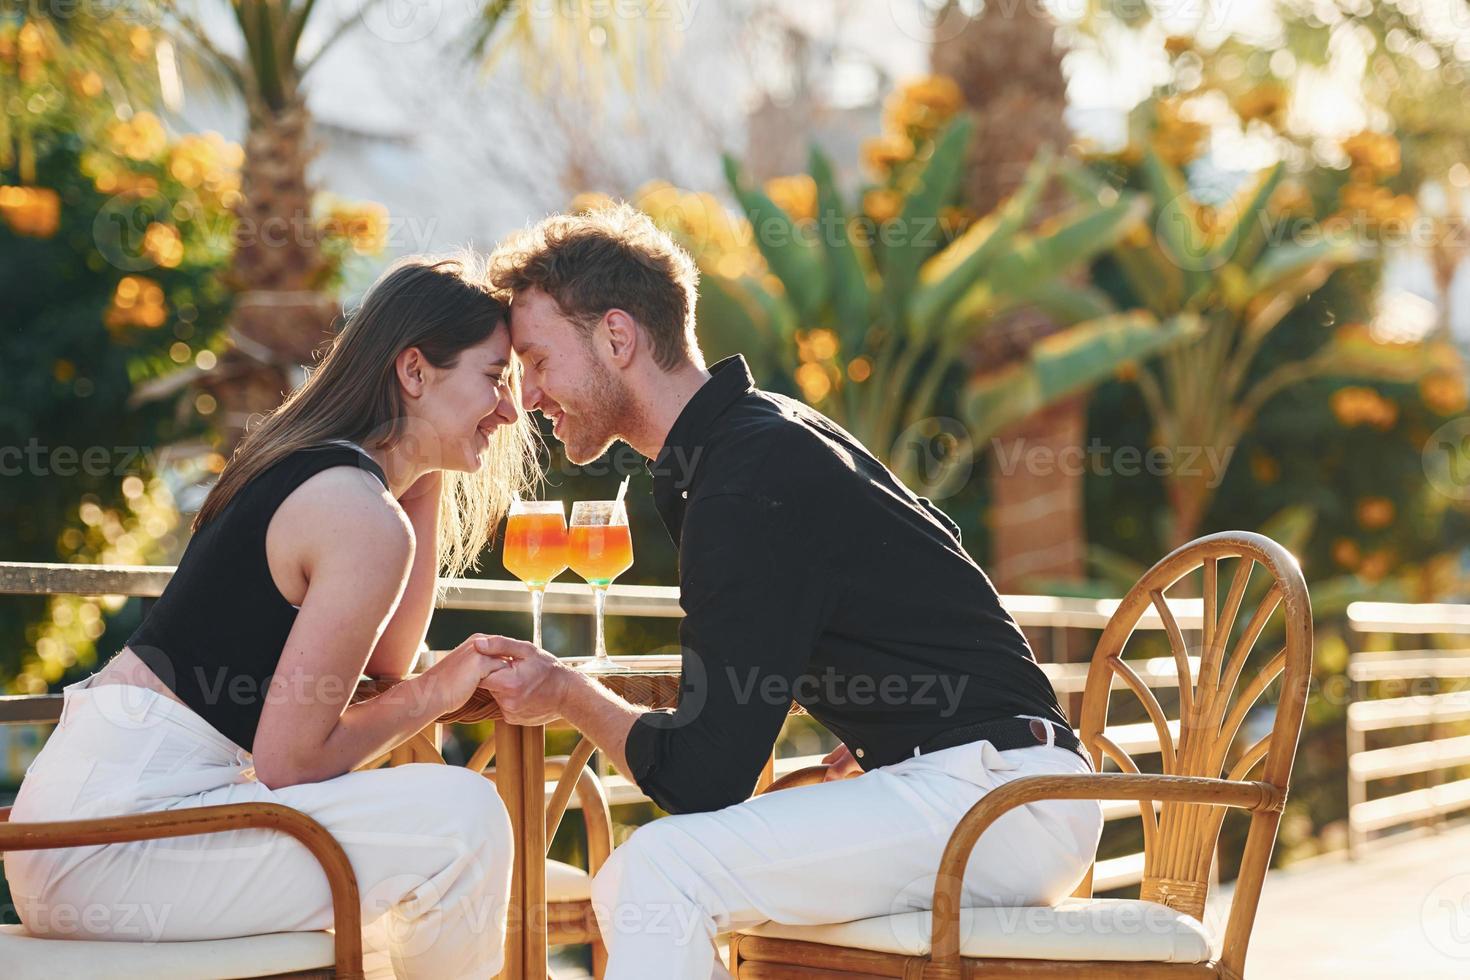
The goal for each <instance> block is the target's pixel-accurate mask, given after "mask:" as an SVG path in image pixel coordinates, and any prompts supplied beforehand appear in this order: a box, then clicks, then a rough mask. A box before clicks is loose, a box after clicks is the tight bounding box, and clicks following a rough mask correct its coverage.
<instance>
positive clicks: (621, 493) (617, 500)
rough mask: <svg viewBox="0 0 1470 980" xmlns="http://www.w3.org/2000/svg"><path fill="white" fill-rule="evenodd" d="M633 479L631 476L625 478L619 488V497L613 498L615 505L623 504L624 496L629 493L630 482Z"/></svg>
mask: <svg viewBox="0 0 1470 980" xmlns="http://www.w3.org/2000/svg"><path fill="white" fill-rule="evenodd" d="M631 479H633V477H632V475H631V474H629V475H628V476H625V477H623V482H622V483H621V484H620V485H619V486H618V495H617V496H616V497H614V498H613V503H614V504H620V503H622V502H623V496H624V494H626V493H627V492H628V481H629V480H631Z"/></svg>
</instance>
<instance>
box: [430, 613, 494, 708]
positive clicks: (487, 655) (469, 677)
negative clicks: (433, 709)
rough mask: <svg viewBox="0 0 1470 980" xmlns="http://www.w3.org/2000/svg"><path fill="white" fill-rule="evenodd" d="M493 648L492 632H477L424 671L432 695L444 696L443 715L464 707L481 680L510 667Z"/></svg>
mask: <svg viewBox="0 0 1470 980" xmlns="http://www.w3.org/2000/svg"><path fill="white" fill-rule="evenodd" d="M491 650H493V646H492V638H491V637H490V635H489V634H487V633H475V634H472V635H471V636H469V637H468V638H467V639H466V640H465V641H464V642H463V643H461V644H460V645H459V646H457V647H455V648H454V649H453V650H451V651H449V652H448V653H447V654H445V655H444V656H443V658H441V659H440V660H439V662H438V663H436V664H434V666H432V667H430V668H429V669H428V670H426V671H424V680H423V683H426V684H428V685H429V686H430V687H429V690H430V692H431V693H432V695H433V696H434V697H436V698H439V699H440V703H441V704H442V705H443V708H444V711H443V712H441V714H442V713H444V712H449V711H453V710H455V709H456V708H460V707H463V706H464V704H465V702H467V701H469V699H470V696H471V695H472V694H474V693H475V688H477V687H479V686H480V682H481V681H483V680H484V679H485V678H486V677H488V676H490V675H491V674H493V673H495V672H496V671H498V670H505V669H507V668H508V667H509V666H510V665H509V664H507V663H506V662H505V661H504V660H502V659H501V658H499V657H496V656H492V655H491V652H490V651H491Z"/></svg>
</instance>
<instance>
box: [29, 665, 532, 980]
mask: <svg viewBox="0 0 1470 980" xmlns="http://www.w3.org/2000/svg"><path fill="white" fill-rule="evenodd" d="M95 676H96V675H93V677H89V678H87V679H85V680H82V681H79V682H77V683H75V684H71V685H68V686H67V687H66V688H65V690H64V698H63V701H64V704H63V707H62V713H61V721H60V724H59V725H58V726H57V728H56V730H55V731H54V732H53V733H52V735H51V737H50V738H49V739H48V740H47V742H46V744H45V745H44V746H43V747H42V750H41V753H40V755H38V756H37V758H36V760H35V761H34V762H33V763H32V764H31V766H30V768H29V769H28V770H27V771H26V776H25V779H24V781H23V782H22V784H21V788H20V793H19V796H18V797H17V799H16V802H15V806H14V808H13V810H12V814H11V819H12V820H15V821H39V820H69V819H81V818H85V817H100V816H107V815H111V814H130V813H146V812H153V811H158V810H175V809H182V808H187V807H199V806H211V805H214V804H221V803H251V802H269V803H279V804H282V805H284V806H288V807H291V808H292V809H295V810H300V811H301V812H303V813H305V814H307V815H309V816H311V817H312V818H313V819H315V820H316V821H317V822H319V823H321V824H322V825H323V826H325V827H326V829H327V830H328V831H330V832H331V834H332V836H333V837H335V838H336V839H337V841H338V842H339V843H340V844H341V845H342V847H343V849H344V850H345V851H346V852H347V857H348V859H349V860H350V862H351V864H352V869H353V871H354V872H355V874H356V876H357V883H358V888H359V891H360V894H361V899H362V919H363V923H364V930H363V940H364V949H365V953H366V956H365V967H366V968H367V971H368V975H369V976H370V977H379V978H388V977H394V976H396V977H399V978H405V977H424V978H432V980H450V978H475V980H485V978H487V977H491V976H493V975H494V974H495V973H497V972H498V971H499V970H500V967H501V963H502V957H503V949H504V941H505V925H506V902H507V899H508V896H509V893H510V868H511V855H512V850H511V849H512V840H511V831H510V821H509V818H508V817H507V815H506V811H505V807H504V805H503V804H502V802H501V800H500V797H499V796H498V795H497V793H496V791H495V786H494V785H493V784H492V783H491V782H490V781H489V780H488V779H486V778H485V777H484V776H481V775H479V774H478V773H474V772H471V771H469V770H467V769H463V768H460V767H458V766H443V765H427V764H415V765H405V766H398V767H394V768H388V769H378V770H369V771H363V772H352V773H347V774H345V775H342V776H339V777H337V778H335V779H329V780H326V781H324V782H320V783H303V784H298V785H295V786H288V787H283V788H281V789H277V790H273V789H270V788H268V787H266V786H265V785H263V784H261V783H259V782H257V781H255V780H254V778H253V771H252V770H251V768H250V763H251V759H250V755H249V753H247V752H245V751H244V750H243V749H241V748H240V747H239V746H237V745H235V743H233V742H232V741H230V740H229V739H227V738H225V737H224V736H223V735H221V734H220V733H219V732H218V731H216V730H215V729H214V728H213V727H211V726H210V725H209V724H208V723H207V722H205V721H204V720H203V719H202V718H200V717H199V716H198V715H197V714H195V713H194V712H193V711H191V710H189V709H188V708H185V707H183V706H181V705H179V704H177V703H176V702H174V701H172V700H170V699H168V698H166V697H163V696H162V695H159V694H157V693H155V692H152V691H149V690H147V689H145V688H141V687H133V686H129V685H118V684H102V685H94V684H92V683H91V682H92V680H93V678H94V677H95ZM5 857H6V860H5V875H6V877H7V878H8V879H9V883H10V888H11V892H12V896H13V899H14V902H15V905H16V910H17V913H18V914H19V916H20V918H21V921H22V922H23V923H24V924H25V926H26V928H27V929H28V930H29V931H30V932H32V933H33V934H36V935H40V936H56V937H72V938H103V939H115V940H141V941H148V940H190V939H219V938H226V937H231V936H246V935H256V934H260V933H269V932H293V931H303V930H320V929H330V928H331V926H332V902H331V894H330V892H329V890H328V888H327V881H326V876H325V875H324V873H323V872H322V870H321V867H320V865H318V864H317V862H316V859H315V858H313V857H312V856H311V854H310V853H309V852H308V851H307V850H306V848H305V847H304V846H302V845H301V844H300V843H298V842H297V841H296V840H295V839H294V838H292V837H290V836H287V835H285V834H281V833H277V832H275V831H268V830H243V831H235V832H231V833H224V834H209V835H199V836H192V837H175V838H169V839H166V840H148V841H139V842H136V843H125V844H107V845H98V846H92V847H78V848H66V849H61V850H44V851H12V852H9V853H7V854H6V856H5Z"/></svg>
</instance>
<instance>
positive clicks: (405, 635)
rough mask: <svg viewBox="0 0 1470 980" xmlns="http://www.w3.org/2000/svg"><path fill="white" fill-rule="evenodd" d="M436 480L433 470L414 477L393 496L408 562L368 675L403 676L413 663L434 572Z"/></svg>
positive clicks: (428, 614) (429, 612) (425, 628)
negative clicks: (401, 516) (409, 551)
mask: <svg viewBox="0 0 1470 980" xmlns="http://www.w3.org/2000/svg"><path fill="white" fill-rule="evenodd" d="M440 480H441V474H440V472H439V471H438V470H435V471H434V472H433V473H430V474H428V475H427V476H424V477H422V478H420V479H419V480H418V482H416V483H415V484H414V485H413V486H412V487H410V488H409V490H408V492H407V493H405V494H404V495H403V497H402V498H401V499H400V500H399V504H400V505H401V506H402V507H403V512H404V513H405V514H407V515H408V519H409V523H410V524H411V525H412V527H413V537H414V542H415V547H414V554H413V564H412V567H411V569H410V571H409V574H408V585H407V586H406V587H405V588H404V590H403V596H402V597H401V598H400V599H399V600H398V607H397V609H395V610H394V612H393V616H392V618H390V619H389V620H388V625H387V626H386V627H385V628H384V629H383V635H382V636H381V637H379V638H378V645H377V646H376V647H374V648H373V652H372V655H371V656H370V657H368V662H367V668H366V673H367V674H368V676H370V677H405V676H407V675H408V674H409V673H410V672H411V671H412V670H413V668H414V665H415V663H416V662H417V661H418V656H419V648H420V647H421V646H423V642H424V637H425V636H427V635H428V632H429V620H430V619H431V618H432V617H433V615H434V587H435V584H436V581H437V577H438V572H439V563H438V555H437V543H438V540H439V487H440Z"/></svg>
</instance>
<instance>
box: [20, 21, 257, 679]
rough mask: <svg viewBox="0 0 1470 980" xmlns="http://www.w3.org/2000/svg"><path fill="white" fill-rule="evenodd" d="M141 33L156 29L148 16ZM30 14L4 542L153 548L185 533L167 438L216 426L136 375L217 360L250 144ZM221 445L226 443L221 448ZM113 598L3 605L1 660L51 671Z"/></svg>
mask: <svg viewBox="0 0 1470 980" xmlns="http://www.w3.org/2000/svg"><path fill="white" fill-rule="evenodd" d="M127 37H128V41H127V43H128V49H127V50H135V49H136V47H138V46H139V45H141V44H142V40H141V39H140V38H138V37H137V36H136V35H135V34H133V33H132V32H129V33H128V35H127ZM57 43H58V42H57V40H56V39H55V38H54V37H53V36H52V35H50V34H48V33H47V31H45V30H44V29H43V28H42V27H39V26H37V25H35V24H33V23H31V22H29V21H26V22H21V23H19V24H15V23H9V24H5V25H3V26H0V79H3V84H4V89H5V91H7V92H9V93H11V94H12V97H11V98H8V99H6V100H4V103H3V105H0V109H3V111H4V115H5V118H6V120H7V122H6V132H7V133H9V134H11V136H12V140H13V141H12V142H11V143H10V144H8V146H7V152H8V156H6V158H5V159H6V160H7V162H6V164H5V165H4V167H3V169H0V202H3V204H0V284H3V291H4V295H5V296H6V297H7V319H6V323H7V329H6V330H5V332H4V334H3V335H0V368H3V370H4V372H5V376H6V378H7V383H6V384H5V385H4V387H3V389H0V445H3V446H5V447H6V453H7V455H6V456H5V458H4V459H3V461H0V462H3V464H4V466H5V473H4V480H5V495H4V499H5V512H6V518H7V519H6V521H5V522H4V529H3V531H0V553H3V554H4V555H5V557H6V558H7V559H10V560H22V561H56V560H59V559H65V560H68V561H79V562H126V563H142V564H146V563H148V562H157V561H161V560H165V559H166V557H167V554H168V552H169V551H171V550H172V548H173V547H175V546H176V545H177V544H178V541H177V540H176V538H175V537H174V529H175V527H176V524H177V521H178V518H177V513H176V511H175V509H174V503H173V499H172V495H171V493H170V490H169V488H168V487H167V486H165V485H164V484H163V483H162V482H161V481H160V479H159V465H158V464H159V460H158V448H159V446H161V445H162V444H163V443H165V442H167V441H172V440H176V439H182V438H186V437H189V436H190V435H197V434H199V433H200V432H202V430H203V428H204V426H203V425H202V424H201V419H203V418H207V417H208V415H209V414H210V412H212V411H213V407H212V406H210V405H209V404H207V403H204V404H195V403H181V402H168V401H164V402H159V403H156V404H151V405H147V406H139V407H131V406H130V405H129V399H130V397H131V396H132V394H133V392H134V390H135V388H136V386H138V385H140V384H144V383H146V382H147V381H149V380H150V379H154V378H157V377H159V376H160V375H162V374H164V373H167V372H169V371H172V370H174V369H175V368H177V366H178V365H180V364H183V363H190V362H193V363H196V364H199V363H208V362H209V361H210V359H211V358H213V357H214V356H215V352H216V351H217V349H218V346H219V343H220V340H221V338H220V326H219V325H220V324H222V323H223V321H224V317H225V313H226V311H227V308H228V297H227V294H226V292H225V290H224V289H223V287H222V286H221V284H220V282H219V279H218V276H217V270H218V269H219V268H220V266H221V264H222V263H223V262H224V260H225V258H226V257H227V255H228V247H229V232H230V227H231V218H230V213H229V210H228V207H229V196H230V194H231V193H233V192H234V187H235V178H234V167H235V166H237V165H238V155H239V148H238V147H234V146H233V145H231V144H229V143H227V142H225V141H223V140H221V139H219V138H218V137H215V136H212V135H205V136H188V137H184V138H182V139H171V138H170V137H169V136H168V135H167V134H166V132H165V131H164V128H163V126H162V124H161V123H160V122H159V120H158V119H157V118H155V117H154V116H152V115H150V114H149V113H146V112H138V111H134V109H133V107H132V106H131V105H130V104H129V103H128V102H127V101H126V98H125V97H122V96H120V97H119V99H118V100H117V101H114V100H113V99H112V98H110V97H109V96H110V95H111V94H112V92H113V90H111V89H108V88H106V87H102V86H100V83H99V82H98V80H97V79H96V78H95V77H93V76H91V75H88V74H86V73H85V72H84V73H81V74H78V73H77V71H76V69H75V67H74V63H73V62H72V61H71V60H70V59H69V57H67V56H66V55H65V53H64V49H63V48H59V47H57ZM217 462H222V461H218V460H217ZM115 605H116V604H111V605H109V604H106V603H103V602H101V601H99V600H96V599H83V598H79V597H64V598H58V599H55V600H46V599H40V598H37V599H29V600H21V601H15V602H7V603H5V604H4V606H3V608H0V637H3V640H0V651H3V652H0V678H4V680H5V683H6V686H8V687H11V688H14V689H19V690H29V691H43V690H45V689H46V685H47V684H48V683H51V682H55V681H57V680H58V679H60V678H61V676H62V674H63V673H64V671H65V670H66V669H67V668H68V667H70V666H72V665H73V664H75V663H78V662H82V663H86V662H88V661H90V659H91V657H92V655H93V644H94V643H95V642H97V641H98V640H99V638H101V637H102V636H103V633H104V629H105V624H104V622H103V616H102V614H103V613H104V612H111V611H114V607H115Z"/></svg>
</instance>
